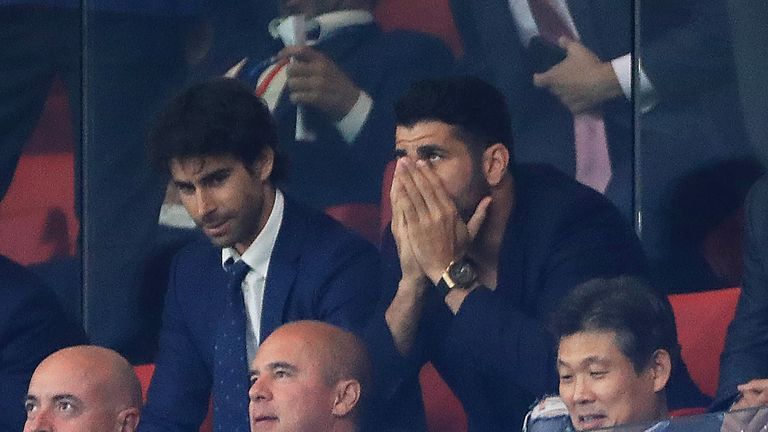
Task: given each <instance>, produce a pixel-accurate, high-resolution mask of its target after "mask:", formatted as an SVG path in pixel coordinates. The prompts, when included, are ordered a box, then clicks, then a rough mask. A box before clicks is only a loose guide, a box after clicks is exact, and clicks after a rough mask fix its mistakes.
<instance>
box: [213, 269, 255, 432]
mask: <svg viewBox="0 0 768 432" xmlns="http://www.w3.org/2000/svg"><path fill="white" fill-rule="evenodd" d="M225 268H226V270H227V272H228V273H229V274H230V280H229V284H228V285H227V293H226V296H227V300H226V304H225V307H224V313H223V315H222V317H221V320H220V321H219V328H218V331H217V333H216V345H215V347H214V357H213V360H214V366H213V409H214V415H213V418H214V429H215V430H216V432H248V431H249V429H250V424H249V421H248V382H249V378H248V360H247V354H246V348H245V326H246V318H245V302H244V301H243V291H242V289H241V287H242V284H243V279H245V275H246V274H248V271H249V270H250V267H248V264H246V263H245V261H243V260H240V261H237V262H235V263H233V264H227V265H226V266H225Z"/></svg>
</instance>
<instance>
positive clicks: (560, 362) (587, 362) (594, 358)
mask: <svg viewBox="0 0 768 432" xmlns="http://www.w3.org/2000/svg"><path fill="white" fill-rule="evenodd" d="M595 363H598V364H608V363H610V361H609V360H608V359H607V358H605V357H601V356H599V355H593V356H589V357H586V358H584V359H582V360H580V361H578V362H577V364H578V365H579V366H589V365H591V364H595ZM557 365H558V366H565V367H572V366H571V364H570V363H566V362H565V361H563V360H562V359H560V358H558V359H557Z"/></svg>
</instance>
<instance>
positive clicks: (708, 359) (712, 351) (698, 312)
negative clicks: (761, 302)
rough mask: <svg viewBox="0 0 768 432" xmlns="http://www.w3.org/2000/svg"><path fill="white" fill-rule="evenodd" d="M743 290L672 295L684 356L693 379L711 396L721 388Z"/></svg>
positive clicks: (729, 289)
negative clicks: (728, 340) (722, 368)
mask: <svg viewBox="0 0 768 432" xmlns="http://www.w3.org/2000/svg"><path fill="white" fill-rule="evenodd" d="M740 293H741V289H739V288H726V289H720V290H713V291H704V292H697V293H690V294H673V295H670V296H669V302H670V303H671V304H672V309H673V310H674V313H675V321H676V323H677V338H678V340H679V341H680V345H681V347H682V357H683V360H684V361H685V364H686V365H687V366H688V371H689V372H690V374H691V378H692V379H693V381H694V382H695V383H696V385H698V386H699V388H700V389H701V391H702V392H704V393H705V394H707V395H709V396H714V395H715V392H716V391H717V380H718V378H719V376H720V354H721V353H722V352H723V347H724V346H725V336H726V333H727V332H728V325H729V324H730V322H731V320H733V315H734V313H735V312H736V303H737V302H738V300H739V294H740Z"/></svg>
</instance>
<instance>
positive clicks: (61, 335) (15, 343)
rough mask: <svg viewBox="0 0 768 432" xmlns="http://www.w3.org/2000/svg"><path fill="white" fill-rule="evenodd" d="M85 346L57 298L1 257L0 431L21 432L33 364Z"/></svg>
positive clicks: (19, 267)
mask: <svg viewBox="0 0 768 432" xmlns="http://www.w3.org/2000/svg"><path fill="white" fill-rule="evenodd" d="M85 342H86V339H85V334H84V333H83V329H82V327H81V326H80V325H79V324H76V323H75V322H74V320H72V319H70V317H67V316H65V312H64V309H63V308H62V306H61V305H60V304H59V301H58V299H57V298H56V294H54V292H53V291H51V290H50V289H49V288H48V287H47V286H45V285H44V284H43V282H42V281H40V280H39V279H37V278H36V277H35V276H34V275H32V273H30V272H29V271H28V270H27V269H25V268H24V267H22V266H20V265H19V264H16V263H15V262H13V261H11V260H9V259H8V258H6V257H4V256H0V388H2V391H0V413H2V415H0V430H3V431H19V430H21V429H22V428H23V426H24V419H25V418H26V413H25V411H24V403H23V401H24V395H26V394H27V387H29V379H30V378H31V377H32V372H34V370H35V368H36V367H37V364H38V363H40V362H41V361H42V360H43V359H44V358H46V357H47V356H48V355H49V354H51V353H53V352H54V351H56V350H59V349H61V348H64V347H67V346H71V345H79V344H83V343H85Z"/></svg>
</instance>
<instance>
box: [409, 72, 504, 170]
mask: <svg viewBox="0 0 768 432" xmlns="http://www.w3.org/2000/svg"><path fill="white" fill-rule="evenodd" d="M395 118H396V122H397V125H399V126H406V127H412V126H413V125H415V124H416V123H418V122H424V121H440V122H443V123H446V124H449V125H452V126H455V129H456V135H457V138H459V139H461V140H462V141H464V142H466V143H467V144H468V145H469V146H470V151H471V152H472V153H473V154H474V155H478V154H482V152H483V151H484V150H485V149H486V148H488V146H490V145H491V144H494V143H502V144H504V146H505V147H507V149H508V150H509V154H510V166H511V165H512V159H513V155H512V153H513V152H512V130H511V129H512V128H511V124H510V117H509V111H508V109H507V105H506V102H505V101H504V96H503V95H502V94H501V93H500V92H499V91H498V90H497V89H496V88H495V87H493V86H492V85H491V84H488V83H487V82H485V81H483V80H481V79H479V78H475V77H472V76H453V77H445V78H435V79H427V80H422V81H417V82H415V83H414V84H412V85H411V87H410V88H409V89H408V90H407V91H406V92H405V94H403V95H402V96H401V97H400V99H399V100H398V101H397V103H396V104H395Z"/></svg>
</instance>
